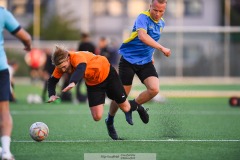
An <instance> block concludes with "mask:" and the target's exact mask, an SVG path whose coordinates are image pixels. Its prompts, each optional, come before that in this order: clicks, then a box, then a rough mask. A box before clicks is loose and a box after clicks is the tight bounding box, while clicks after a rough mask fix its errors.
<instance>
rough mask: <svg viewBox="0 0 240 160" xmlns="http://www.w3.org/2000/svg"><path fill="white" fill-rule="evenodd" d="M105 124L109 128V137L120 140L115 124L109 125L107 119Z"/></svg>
mask: <svg viewBox="0 0 240 160" xmlns="http://www.w3.org/2000/svg"><path fill="white" fill-rule="evenodd" d="M105 123H106V126H107V130H108V135H109V136H110V137H111V138H112V139H113V140H118V135H117V132H116V130H115V127H114V125H113V124H108V123H107V119H105Z"/></svg>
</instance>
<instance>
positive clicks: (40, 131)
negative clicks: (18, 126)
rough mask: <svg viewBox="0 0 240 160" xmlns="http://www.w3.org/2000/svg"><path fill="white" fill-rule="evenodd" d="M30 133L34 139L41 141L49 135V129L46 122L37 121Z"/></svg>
mask: <svg viewBox="0 0 240 160" xmlns="http://www.w3.org/2000/svg"><path fill="white" fill-rule="evenodd" d="M29 134H30V136H31V138H32V139H33V140H35V141H37V142H41V141H43V140H45V139H46V138H47V137H48V134H49V129H48V126H47V125H46V124H45V123H43V122H35V123H33V124H32V125H31V127H30V129H29Z"/></svg>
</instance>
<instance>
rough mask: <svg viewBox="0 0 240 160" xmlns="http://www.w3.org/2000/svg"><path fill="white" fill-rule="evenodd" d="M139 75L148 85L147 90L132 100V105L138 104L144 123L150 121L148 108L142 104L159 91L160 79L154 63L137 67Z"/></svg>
mask: <svg viewBox="0 0 240 160" xmlns="http://www.w3.org/2000/svg"><path fill="white" fill-rule="evenodd" d="M136 73H137V75H138V77H139V79H140V80H141V82H142V83H143V84H144V85H145V86H146V90H144V91H143V92H141V93H140V94H139V95H138V97H136V99H135V100H133V101H131V102H130V103H131V105H136V106H138V107H137V111H138V113H139V116H140V118H141V120H142V121H143V123H148V122H149V115H148V113H147V110H148V109H145V108H144V107H143V106H142V104H144V103H146V102H148V101H149V100H151V99H152V98H153V97H154V96H156V95H157V94H158V92H159V79H158V74H157V72H156V69H155V67H154V65H153V64H152V63H148V64H145V65H144V66H140V67H139V68H137V72H136Z"/></svg>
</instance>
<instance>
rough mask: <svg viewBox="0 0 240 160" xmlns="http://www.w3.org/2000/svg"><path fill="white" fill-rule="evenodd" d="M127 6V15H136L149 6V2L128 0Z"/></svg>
mask: <svg viewBox="0 0 240 160" xmlns="http://www.w3.org/2000/svg"><path fill="white" fill-rule="evenodd" d="M127 6H128V10H127V12H128V16H129V17H136V16H137V15H139V14H140V13H141V12H142V11H144V10H147V9H148V6H149V2H148V1H145V0H130V1H128V3H127Z"/></svg>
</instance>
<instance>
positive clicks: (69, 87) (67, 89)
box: [62, 82, 76, 92]
mask: <svg viewBox="0 0 240 160" xmlns="http://www.w3.org/2000/svg"><path fill="white" fill-rule="evenodd" d="M75 85H76V84H75V83H74V82H72V83H70V84H69V85H68V86H67V87H66V88H64V89H63V90H62V92H67V91H69V90H70V89H72V88H73V87H74V86H75Z"/></svg>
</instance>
